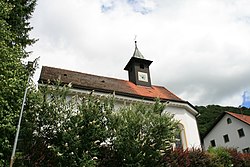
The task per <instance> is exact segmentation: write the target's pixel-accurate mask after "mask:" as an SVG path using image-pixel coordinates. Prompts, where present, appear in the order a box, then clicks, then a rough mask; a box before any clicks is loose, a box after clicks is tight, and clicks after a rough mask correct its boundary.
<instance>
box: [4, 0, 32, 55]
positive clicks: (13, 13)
mask: <svg viewBox="0 0 250 167" xmlns="http://www.w3.org/2000/svg"><path fill="white" fill-rule="evenodd" d="M1 1H3V2H4V3H8V4H9V5H11V10H10V11H9V14H8V15H9V17H7V18H6V19H5V20H6V22H7V24H8V25H10V27H9V28H10V31H11V32H12V33H13V34H15V38H14V39H13V40H12V41H11V43H10V44H11V45H19V46H21V47H22V48H25V47H26V46H29V45H31V44H33V43H34V42H35V41H36V40H35V39H31V38H30V37H29V32H30V31H31V30H32V27H31V26H30V22H29V19H30V18H31V16H32V13H33V11H34V9H35V5H36V0H18V1H17V0H1ZM26 56H28V54H27V55H26Z"/></svg>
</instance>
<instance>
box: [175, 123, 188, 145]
mask: <svg viewBox="0 0 250 167" xmlns="http://www.w3.org/2000/svg"><path fill="white" fill-rule="evenodd" d="M178 126H179V129H180V133H179V134H178V135H177V136H176V139H177V141H176V143H175V148H182V149H184V150H185V149H186V148H187V140H186V133H185V128H184V126H183V125H182V124H178Z"/></svg>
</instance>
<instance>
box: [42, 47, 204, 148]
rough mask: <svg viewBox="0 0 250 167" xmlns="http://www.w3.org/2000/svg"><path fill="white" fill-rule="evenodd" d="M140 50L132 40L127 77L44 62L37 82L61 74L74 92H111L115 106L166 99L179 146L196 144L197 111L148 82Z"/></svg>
mask: <svg viewBox="0 0 250 167" xmlns="http://www.w3.org/2000/svg"><path fill="white" fill-rule="evenodd" d="M151 63H152V61H150V60H147V59H145V58H144V57H143V55H142V54H141V53H140V51H139V49H138V48H137V44H136V43H135V51H134V54H133V56H132V57H131V59H130V60H129V62H128V63H127V65H126V66H125V68H124V70H126V71H128V76H129V80H121V79H116V78H109V77H104V76H97V75H91V74H86V73H81V72H76V71H70V70H65V69H59V68H54V67H47V66H43V67H42V71H41V75H40V78H39V81H38V83H39V84H40V85H42V84H48V80H50V81H54V80H58V78H60V80H61V82H62V83H63V84H69V83H71V85H72V88H71V91H72V92H73V93H81V94H89V93H90V92H92V91H93V90H94V93H95V94H97V95H108V94H114V95H115V99H116V104H115V108H119V107H120V106H122V105H129V104H131V103H135V102H138V101H140V102H141V101H143V102H145V103H148V104H153V103H154V102H155V99H156V98H159V99H160V100H161V101H162V102H163V103H166V107H165V109H164V112H168V113H171V114H173V115H174V118H175V119H176V120H178V121H179V122H180V123H179V126H180V128H181V130H182V131H181V133H180V139H181V140H180V142H179V143H177V144H176V145H177V146H178V147H183V148H184V149H186V148H191V147H199V148H200V146H201V143H200V136H199V132H198V127H197V121H196V117H197V116H198V111H197V110H196V109H195V107H194V106H193V105H192V104H190V103H189V102H188V101H185V100H182V99H181V98H179V97H177V96H176V95H175V94H173V93H172V92H170V91H169V90H168V89H166V88H165V87H162V86H156V85H152V84H151V77H150V70H149V67H150V64H151Z"/></svg>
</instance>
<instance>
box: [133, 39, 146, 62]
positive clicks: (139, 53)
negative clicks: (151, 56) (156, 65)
mask: <svg viewBox="0 0 250 167" xmlns="http://www.w3.org/2000/svg"><path fill="white" fill-rule="evenodd" d="M133 57H136V58H140V59H144V56H143V55H142V54H141V52H140V51H139V49H138V47H137V41H135V51H134V54H133Z"/></svg>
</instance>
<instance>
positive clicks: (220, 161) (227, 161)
mask: <svg viewBox="0 0 250 167" xmlns="http://www.w3.org/2000/svg"><path fill="white" fill-rule="evenodd" d="M208 152H209V153H210V156H211V159H212V162H213V166H218V167H219V166H232V165H233V164H232V160H231V158H232V157H231V155H230V154H229V152H228V151H227V149H226V148H223V147H217V148H215V147H210V148H209V149H208Z"/></svg>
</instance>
